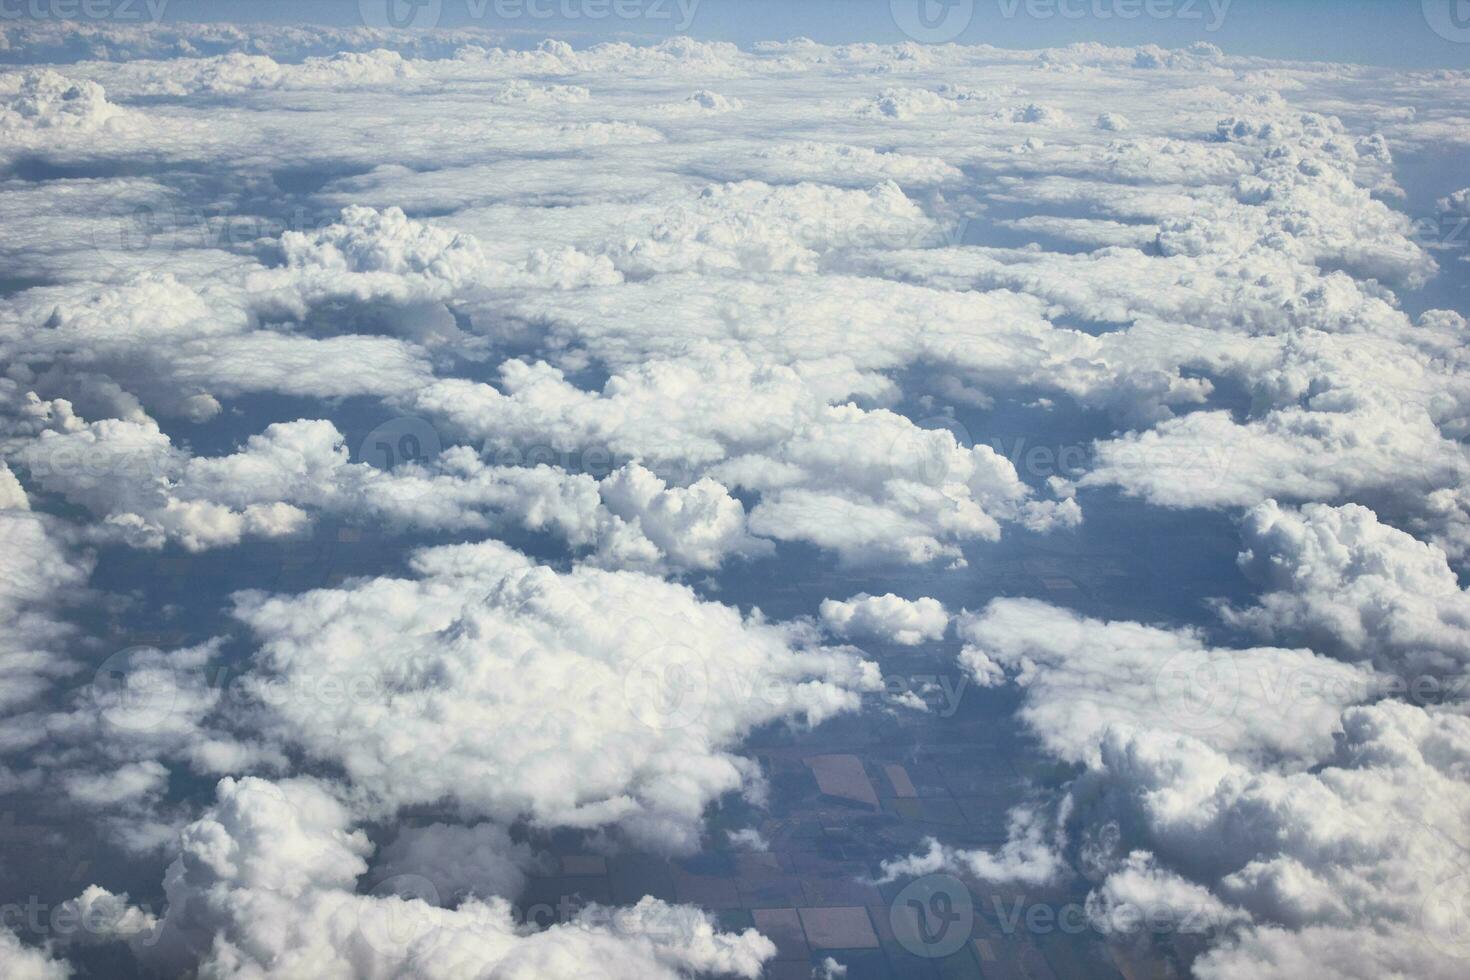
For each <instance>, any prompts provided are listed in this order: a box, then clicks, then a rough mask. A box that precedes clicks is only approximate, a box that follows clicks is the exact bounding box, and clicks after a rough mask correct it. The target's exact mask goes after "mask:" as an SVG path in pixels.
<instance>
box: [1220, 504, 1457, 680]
mask: <svg viewBox="0 0 1470 980" xmlns="http://www.w3.org/2000/svg"><path fill="white" fill-rule="evenodd" d="M1241 537H1242V541H1243V543H1244V545H1245V549H1244V550H1243V551H1241V553H1240V557H1239V564H1240V567H1241V570H1242V571H1244V572H1245V573H1246V575H1247V576H1248V577H1250V578H1251V580H1252V581H1254V582H1256V583H1258V584H1259V585H1260V586H1261V587H1262V588H1263V589H1264V590H1265V592H1264V594H1263V595H1262V596H1261V597H1260V599H1259V601H1258V602H1257V604H1256V605H1253V606H1245V607H1239V608H1236V607H1225V608H1224V609H1223V610H1222V611H1223V613H1224V616H1225V619H1226V621H1227V622H1230V623H1232V624H1233V625H1237V626H1243V627H1246V628H1250V629H1254V630H1256V631H1258V632H1260V633H1261V634H1263V635H1266V636H1288V637H1299V638H1301V639H1304V640H1305V641H1307V642H1309V643H1311V644H1312V645H1313V647H1315V648H1316V649H1322V650H1327V651H1331V652H1334V653H1336V654H1337V655H1338V656H1341V657H1343V658H1344V659H1357V658H1361V657H1369V658H1372V660H1373V661H1374V662H1375V663H1376V664H1378V665H1379V666H1380V667H1381V669H1383V670H1385V671H1390V672H1393V673H1397V674H1399V675H1400V676H1401V677H1403V678H1404V679H1405V680H1406V681H1407V680H1408V679H1410V678H1413V677H1415V676H1417V675H1419V674H1422V673H1423V672H1426V671H1429V672H1433V673H1435V674H1438V675H1445V674H1451V673H1456V672H1458V671H1460V670H1462V669H1463V667H1464V665H1465V660H1466V658H1467V657H1470V594H1467V593H1466V592H1465V591H1464V590H1463V589H1461V588H1460V585H1459V580H1458V578H1457V577H1456V575H1455V573H1454V571H1453V570H1452V569H1451V568H1450V566H1449V563H1448V561H1447V559H1446V557H1445V553H1444V551H1443V550H1441V549H1440V548H1438V547H1436V546H1434V545H1432V544H1427V543H1425V542H1422V541H1419V540H1418V539H1416V538H1414V537H1412V536H1411V535H1409V534H1406V533H1405V532H1403V531H1400V530H1398V529H1397V528H1394V527H1390V526H1388V525H1386V524H1382V523H1380V522H1379V520H1378V518H1377V516H1376V515H1375V514H1374V513H1373V512H1372V511H1371V510H1369V509H1368V508H1366V507H1362V506H1359V505H1357V504H1346V505H1343V506H1341V507H1331V506H1328V505H1326V504H1308V505H1306V506H1304V507H1301V508H1284V507H1281V506H1280V505H1279V504H1277V503H1276V502H1275V501H1274V500H1272V501H1267V502H1266V503H1263V504H1259V505H1257V506H1256V507H1254V508H1252V509H1251V510H1250V511H1248V512H1247V513H1246V515H1245V518H1244V520H1243V522H1242V530H1241Z"/></svg>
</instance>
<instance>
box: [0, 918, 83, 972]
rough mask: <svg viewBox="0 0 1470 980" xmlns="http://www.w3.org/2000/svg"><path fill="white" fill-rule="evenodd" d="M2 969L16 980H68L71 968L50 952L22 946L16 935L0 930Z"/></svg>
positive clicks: (0, 961) (0, 964)
mask: <svg viewBox="0 0 1470 980" xmlns="http://www.w3.org/2000/svg"><path fill="white" fill-rule="evenodd" d="M0 969H3V970H4V971H5V975H6V976H7V977H13V978H14V980H67V978H68V977H70V976H71V975H72V970H71V967H70V966H69V965H68V964H66V963H65V962H62V961H60V960H56V959H53V958H52V957H51V954H50V952H49V951H48V950H44V949H35V948H33V947H29V946H23V945H21V942H20V940H19V939H17V938H16V936H15V933H13V932H11V931H10V930H9V929H8V928H7V929H0Z"/></svg>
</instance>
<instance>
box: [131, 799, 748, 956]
mask: <svg viewBox="0 0 1470 980" xmlns="http://www.w3.org/2000/svg"><path fill="white" fill-rule="evenodd" d="M371 851H372V846H371V844H370V843H369V842H368V840H367V837H366V836H365V835H364V834H363V832H362V831H361V830H358V829H354V827H353V825H352V821H351V816H350V813H349V811H348V809H347V808H345V807H344V806H342V804H341V803H340V802H338V801H337V800H336V799H335V798H333V796H332V795H331V794H330V793H329V792H327V791H326V790H325V789H324V788H323V787H321V786H320V785H318V784H315V783H312V782H310V781H304V780H287V781H282V782H276V783H272V782H268V781H265V780H260V779H254V778H246V779H241V780H235V779H229V778H226V779H224V780H221V781H220V783H219V786H218V788H217V799H216V802H215V803H214V805H213V806H212V807H210V808H209V809H208V810H207V811H206V812H205V813H204V815H203V816H201V817H200V818H199V819H198V820H196V821H194V822H193V823H191V824H189V825H188V826H187V827H185V828H184V830H183V831H182V833H181V835H180V838H179V857H178V858H177V859H176V860H175V861H174V863H173V864H172V865H171V866H170V867H169V870H168V874H167V876H166V878H165V881H164V890H165V893H166V895H167V897H168V909H167V912H166V914H165V915H164V916H163V919H162V921H161V923H160V924H159V928H158V930H157V933H156V935H151V936H149V937H148V942H147V943H144V942H141V941H135V943H134V949H135V951H137V953H138V955H139V956H140V958H142V959H143V961H144V962H145V963H149V964H150V965H153V966H155V967H156V968H158V969H162V970H166V971H178V970H182V969H196V970H197V971H198V972H199V973H201V974H202V975H207V976H254V977H292V976H300V975H302V974H304V973H310V974H311V975H313V976H342V977H347V976H402V975H404V974H405V973H412V974H413V975H415V976H422V977H454V976H465V975H467V974H490V973H499V974H502V975H505V976H545V977H567V978H571V977H575V976H583V975H585V971H586V969H587V965H588V964H591V963H597V964H598V969H600V970H602V971H603V972H605V973H606V974H607V975H608V976H613V977H628V978H632V977H660V978H668V980H674V978H677V977H680V976H686V975H689V974H690V973H719V974H729V975H735V976H742V977H755V976H757V975H758V974H759V973H760V970H761V964H762V963H763V962H764V961H765V960H767V959H770V958H771V957H772V956H774V955H775V946H774V945H773V944H772V943H771V942H770V941H769V940H767V939H765V938H764V937H762V936H761V935H760V934H758V933H756V932H755V931H754V930H751V929H747V930H746V931H744V932H742V933H726V932H721V931H719V930H718V929H717V928H716V927H715V925H714V923H713V921H712V920H711V919H710V918H709V917H708V916H707V915H706V914H705V913H703V912H700V911H698V910H696V909H693V908H690V907H687V906H673V905H668V904H665V903H664V902H661V901H658V900H656V899H652V898H646V899H644V900H643V901H641V902H639V903H638V904H637V905H634V906H631V907H626V908H616V909H604V908H601V907H598V906H593V907H590V908H588V909H585V910H583V911H582V912H581V913H579V915H578V917H577V918H576V919H575V920H573V921H570V922H566V923H558V924H556V925H553V926H551V927H550V928H548V929H544V930H537V929H535V928H534V927H532V926H526V925H522V924H520V923H518V922H517V921H516V920H515V918H514V914H513V910H512V908H511V906H510V903H509V902H507V901H506V900H505V899H504V898H501V897H495V896H486V897H485V898H483V899H482V898H467V899H465V900H464V901H463V902H461V903H460V904H458V905H457V906H455V907H452V908H447V907H437V906H436V905H434V904H431V903H430V902H429V901H426V900H425V898H424V897H423V896H421V895H417V894H415V895H413V896H402V895H398V894H394V893H392V892H391V891H388V892H383V893H379V892H374V893H368V894H363V893H360V892H358V891H356V885H357V881H358V879H359V878H360V877H362V876H363V875H364V873H365V872H366V871H367V862H366V858H367V857H368V855H369V854H370V853H371Z"/></svg>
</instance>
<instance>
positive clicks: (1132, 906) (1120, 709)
mask: <svg viewBox="0 0 1470 980" xmlns="http://www.w3.org/2000/svg"><path fill="white" fill-rule="evenodd" d="M1282 525H1284V526H1282ZM1347 528H1351V531H1348V530H1346V529H1347ZM1398 533H1399V532H1392V531H1391V530H1390V529H1385V528H1382V527H1381V526H1379V525H1377V524H1376V522H1373V521H1372V519H1371V514H1367V513H1366V512H1362V511H1361V510H1360V509H1357V510H1354V509H1345V510H1342V511H1335V510H1333V509H1331V508H1316V509H1309V510H1308V511H1306V512H1304V513H1303V514H1301V515H1296V514H1283V513H1282V512H1280V511H1279V510H1278V509H1275V508H1274V507H1273V508H1261V509H1259V510H1258V511H1257V512H1255V513H1254V514H1253V516H1252V520H1251V522H1250V523H1249V525H1248V530H1247V539H1248V540H1250V541H1252V542H1253V543H1254V544H1255V545H1256V546H1257V547H1264V546H1265V544H1266V543H1267V542H1270V543H1271V545H1272V548H1271V554H1270V555H1267V554H1261V555H1260V560H1262V561H1263V562H1266V563H1270V562H1271V560H1272V558H1271V555H1275V556H1277V557H1279V558H1280V557H1283V553H1284V555H1285V556H1287V557H1285V558H1284V560H1287V561H1293V560H1294V561H1295V562H1296V567H1295V571H1297V572H1298V574H1299V575H1302V576H1308V577H1309V576H1310V573H1309V572H1308V569H1312V570H1314V571H1315V572H1316V573H1317V574H1319V575H1328V576H1333V575H1341V568H1340V567H1333V566H1331V565H1328V566H1327V567H1326V568H1323V567H1322V566H1323V564H1325V563H1327V562H1328V561H1329V559H1328V558H1327V556H1326V555H1325V554H1324V553H1323V552H1324V551H1326V552H1327V553H1329V554H1333V555H1334V556H1335V557H1336V558H1338V559H1339V560H1341V559H1344V558H1346V557H1347V555H1348V553H1349V552H1351V551H1352V549H1353V548H1354V547H1356V548H1357V553H1358V557H1359V558H1366V561H1367V562H1368V563H1369V564H1370V565H1372V564H1375V562H1374V557H1376V558H1377V559H1378V561H1377V562H1376V564H1379V565H1380V566H1381V564H1382V561H1383V560H1384V559H1385V557H1388V556H1392V557H1397V558H1399V559H1400V560H1401V561H1402V560H1403V559H1404V558H1406V557H1408V556H1407V555H1400V554H1397V553H1396V549H1402V548H1403V542H1402V541H1399V540H1395V539H1394V538H1393V535H1396V534H1398ZM1385 537H1386V538H1387V539H1388V542H1387V545H1386V547H1385V546H1384V541H1383V539H1384V538H1385ZM1405 537H1406V536H1405ZM1304 538H1309V539H1315V541H1316V543H1317V544H1319V545H1325V546H1327V547H1325V548H1324V549H1322V550H1316V549H1313V548H1312V546H1311V545H1309V544H1305V543H1304V541H1303V539H1304ZM1344 539H1346V540H1344ZM1365 539H1366V540H1365ZM1287 542H1290V544H1287ZM1375 544H1377V545H1378V546H1379V548H1378V551H1379V554H1378V555H1376V556H1374V555H1373V554H1372V552H1373V550H1374V545H1375ZM1419 547H1421V548H1422V547H1423V546H1422V545H1421V546H1419ZM1365 553H1366V555H1365ZM1408 554H1409V555H1413V554H1414V551H1412V550H1410V551H1409V552H1408ZM1256 556H1257V552H1255V551H1252V552H1248V553H1247V557H1246V558H1245V559H1244V560H1246V561H1251V560H1254V559H1255V558H1256ZM1429 557H1434V552H1433V551H1432V550H1431V551H1430V552H1429ZM1292 570H1293V569H1292V568H1291V567H1288V568H1286V569H1282V570H1280V572H1281V574H1283V575H1289V574H1291V572H1292ZM1379 570H1381V567H1380V569H1379ZM1352 591H1353V590H1352V588H1351V586H1350V585H1349V588H1348V589H1347V590H1346V592H1347V595H1345V596H1344V599H1343V603H1342V604H1343V605H1344V606H1347V605H1348V604H1349V602H1350V598H1349V597H1350V596H1351V595H1352ZM1390 594H1391V593H1390ZM1268 598H1269V594H1268ZM1324 601H1325V600H1324ZM1267 608H1270V606H1269V604H1268V605H1267ZM1283 611H1284V610H1283ZM1318 613H1319V615H1317V616H1316V617H1315V618H1316V619H1317V620H1319V621H1320V620H1322V619H1324V617H1323V616H1322V615H1320V613H1321V610H1320V609H1319V610H1318ZM1280 618H1281V619H1283V620H1285V619H1286V617H1285V616H1282V617H1280ZM1298 625H1300V624H1298ZM960 633H961V635H962V636H963V637H964V638H965V639H966V641H967V646H966V648H965V650H964V652H963V653H962V655H961V660H962V662H963V663H965V664H966V666H967V667H968V668H969V669H970V670H971V672H972V673H973V674H974V675H975V676H976V677H977V678H978V679H980V680H981V681H984V682H989V683H997V682H999V681H1000V680H1001V678H1002V677H1003V676H1013V677H1014V680H1015V682H1016V683H1017V684H1018V685H1020V687H1021V688H1022V691H1023V694H1024V705H1023V707H1022V709H1021V716H1022V718H1023V719H1024V720H1025V722H1026V724H1027V725H1028V727H1030V728H1031V729H1032V730H1033V731H1034V732H1035V734H1036V735H1037V736H1038V737H1039V738H1040V739H1041V740H1042V743H1043V744H1044V745H1045V746H1046V747H1047V748H1048V750H1049V751H1050V752H1051V753H1053V754H1054V755H1056V756H1058V757H1060V758H1062V759H1067V760H1072V761H1077V762H1080V763H1082V764H1083V766H1084V767H1085V768H1084V771H1083V773H1082V775H1081V776H1079V777H1078V779H1077V780H1076V781H1075V782H1073V783H1072V784H1071V785H1070V786H1068V787H1067V788H1066V789H1065V790H1064V791H1063V795H1062V797H1061V799H1060V800H1057V801H1055V807H1054V809H1051V810H1049V811H1037V810H1036V809H1034V808H1033V809H1021V810H1017V811H1016V812H1015V813H1014V814H1013V820H1012V826H1011V833H1010V841H1009V843H1007V844H1006V845H1005V847H1004V848H1002V849H1000V850H999V851H995V852H989V851H967V850H964V849H958V848H953V847H946V846H943V845H941V844H939V843H938V842H931V844H930V850H929V852H928V853H926V854H920V855H915V856H914V857H911V858H908V859H904V860H900V861H895V862H889V863H888V864H887V865H886V866H885V871H886V872H887V875H888V877H890V878H891V877H896V876H900V875H910V874H922V873H928V872H932V871H937V870H941V869H957V870H960V871H964V872H966V873H968V874H972V875H974V876H976V877H979V878H982V879H985V878H990V879H1002V880H1008V881H1022V882H1032V883H1038V882H1045V881H1053V880H1057V879H1061V878H1066V877H1068V876H1080V877H1081V878H1082V879H1083V880H1084V881H1085V882H1086V883H1087V884H1088V885H1089V886H1090V891H1089V895H1088V898H1087V903H1086V911H1087V915H1088V917H1089V919H1090V920H1091V921H1092V922H1093V924H1094V925H1095V926H1096V927H1097V928H1098V929H1099V930H1101V931H1102V932H1104V933H1105V934H1109V935H1111V936H1113V938H1114V939H1115V940H1117V941H1120V942H1125V943H1132V942H1134V941H1136V940H1138V938H1139V936H1140V934H1147V933H1159V934H1160V935H1164V936H1176V935H1188V934H1199V935H1201V936H1207V937H1209V946H1208V948H1207V949H1206V951H1205V952H1204V954H1203V955H1202V956H1201V957H1200V958H1199V959H1197V960H1196V961H1195V962H1194V965H1193V969H1194V972H1195V973H1196V975H1199V976H1204V977H1246V976H1273V977H1274V976H1281V977H1286V976H1292V975H1294V974H1295V973H1296V972H1297V971H1300V970H1302V969H1305V968H1307V967H1306V964H1307V963H1308V962H1318V964H1319V965H1318V967H1314V968H1320V964H1321V963H1328V964H1330V967H1329V969H1330V970H1331V972H1332V973H1333V975H1336V976H1352V977H1359V976H1361V977H1370V976H1377V975H1381V974H1382V973H1384V972H1385V971H1387V972H1395V971H1398V972H1402V973H1406V974H1412V975H1415V976H1430V977H1450V976H1455V975H1458V973H1459V972H1460V971H1461V956H1462V955H1463V945H1464V921H1463V918H1462V917H1461V916H1460V915H1459V910H1460V908H1461V906H1460V905H1459V904H1458V903H1459V902H1460V901H1461V899H1462V898H1463V894H1464V887H1465V886H1464V878H1463V874H1464V869H1463V867H1462V866H1461V865H1460V863H1459V862H1460V857H1459V853H1460V852H1459V847H1458V845H1456V844H1454V843H1453V842H1454V841H1456V840H1459V839H1462V837H1463V834H1464V833H1465V829H1466V827H1467V825H1470V786H1467V784H1466V782H1465V774H1466V772H1467V770H1466V765H1467V760H1470V724H1467V721H1466V719H1465V718H1464V717H1463V716H1462V715H1461V714H1460V713H1459V712H1458V710H1446V709H1442V708H1438V707H1431V708H1424V707H1419V706H1416V705H1412V704H1408V703H1405V702H1404V701H1400V700H1393V699H1386V700H1379V699H1378V692H1379V690H1380V689H1379V688H1378V687H1377V686H1376V684H1375V682H1374V679H1373V677H1372V675H1371V673H1370V672H1368V671H1366V670H1365V669H1364V668H1360V667H1353V666H1350V665H1347V664H1341V663H1337V662H1334V661H1331V660H1328V659H1327V658H1324V657H1321V656H1318V655H1315V654H1312V653H1310V652H1308V651H1305V650H1286V649H1251V650H1223V649H1210V648H1207V647H1206V646H1205V645H1204V644H1203V643H1202V642H1201V640H1200V638H1199V637H1198V636H1197V635H1195V634H1194V633H1192V632H1190V631H1180V630H1165V629H1161V628H1158V627H1149V626H1144V625H1141V624H1138V623H1106V624H1105V623H1101V622H1098V621H1095V620H1087V619H1085V618H1083V617H1080V616H1078V615H1076V614H1075V613H1071V612H1068V611H1066V610H1062V609H1058V608H1056V607H1052V606H1049V605H1046V604H1044V603H1039V602H1035V601H1031V600H1007V599H998V600H995V601H993V602H992V603H991V604H990V605H989V606H987V607H986V609H985V610H984V611H983V612H982V613H981V614H979V615H967V616H965V617H963V618H962V620H961V624H960ZM1339 639H1340V640H1341V639H1351V634H1350V632H1349V631H1343V633H1342V635H1341V636H1340V637H1339ZM1380 652H1384V653H1390V652H1392V649H1391V647H1388V648H1384V649H1382V650H1381V651H1380ZM1410 786H1412V787H1413V790H1412V791H1406V790H1405V787H1410ZM1364 936H1369V937H1371V938H1361V937H1364ZM1155 938H1158V936H1155ZM1349 949H1350V950H1351V951H1352V952H1351V955H1349V954H1348V953H1347V952H1346V950H1349Z"/></svg>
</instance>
